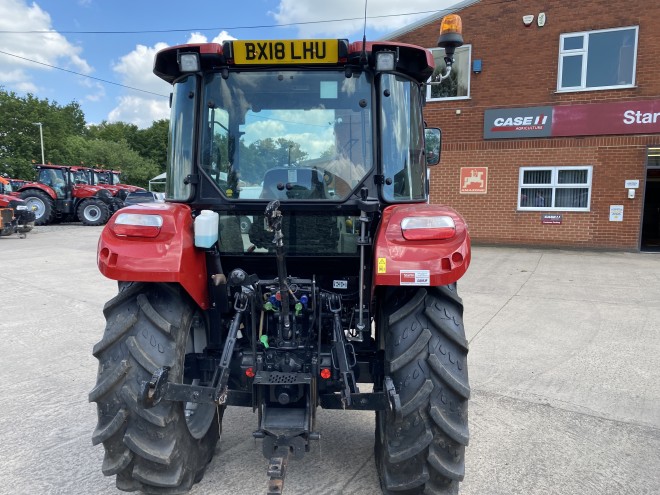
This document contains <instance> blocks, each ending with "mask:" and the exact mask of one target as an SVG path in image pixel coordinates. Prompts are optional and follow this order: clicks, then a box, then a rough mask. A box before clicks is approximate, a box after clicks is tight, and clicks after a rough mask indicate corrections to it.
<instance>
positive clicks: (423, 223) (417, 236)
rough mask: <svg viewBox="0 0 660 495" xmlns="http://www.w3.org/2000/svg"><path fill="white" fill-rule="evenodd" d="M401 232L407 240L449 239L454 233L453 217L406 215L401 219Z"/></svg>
mask: <svg viewBox="0 0 660 495" xmlns="http://www.w3.org/2000/svg"><path fill="white" fill-rule="evenodd" d="M401 232H402V234H403V237H404V239H407V240H409V241H427V240H429V241H430V240H436V239H451V238H452V237H454V235H456V224H455V223H454V219H453V218H452V217H448V216H444V215H443V216H437V217H423V216H419V217H406V218H404V219H403V220H402V221H401Z"/></svg>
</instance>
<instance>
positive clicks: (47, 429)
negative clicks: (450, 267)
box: [0, 224, 660, 495]
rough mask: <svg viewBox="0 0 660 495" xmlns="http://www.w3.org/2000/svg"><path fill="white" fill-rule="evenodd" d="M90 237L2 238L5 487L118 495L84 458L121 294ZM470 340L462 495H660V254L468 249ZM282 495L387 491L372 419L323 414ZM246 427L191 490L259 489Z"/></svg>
mask: <svg viewBox="0 0 660 495" xmlns="http://www.w3.org/2000/svg"><path fill="white" fill-rule="evenodd" d="M100 232H101V228H100V227H83V226H81V225H79V224H62V225H55V226H48V227H37V228H36V229H35V231H33V232H32V233H31V234H28V237H27V239H19V238H18V237H17V236H12V237H3V238H0V266H1V267H2V269H1V270H0V281H1V282H2V285H1V286H2V288H3V290H2V298H1V301H2V303H1V304H0V308H2V309H1V311H2V318H1V319H0V336H1V340H0V363H1V366H0V493H2V494H31V495H33V494H67V495H71V494H117V493H120V492H118V490H117V489H116V488H115V486H114V477H112V478H106V477H104V476H103V475H102V473H101V462H102V459H103V449H102V447H101V446H97V447H93V446H92V443H91V435H92V431H93V430H94V427H95V425H96V411H95V405H94V404H90V403H88V401H87V394H88V393H89V391H90V390H91V389H92V387H93V386H94V383H95V380H96V367H97V361H96V359H94V358H93V357H92V354H91V350H92V346H93V345H94V344H95V343H96V342H97V341H98V340H99V339H100V337H101V335H102V332H103V328H104V319H103V314H102V307H103V304H104V303H105V301H106V300H108V299H110V298H111V297H112V296H113V295H114V294H115V292H116V283H115V282H113V281H111V280H107V279H105V278H104V277H103V276H102V275H101V274H100V273H99V272H98V269H97V268H96V244H97V240H98V236H99V234H100ZM459 291H460V293H461V295H462V297H463V299H464V303H465V326H466V329H467V332H468V339H469V341H470V354H469V372H470V382H471V387H472V397H471V399H470V416H469V423H470V433H471V438H470V446H469V447H468V449H467V453H466V477H465V481H464V482H463V483H462V485H461V491H460V493H461V494H464V495H477V494H478V495H498V494H503V495H504V494H507V495H508V494H525V495H533V494H543V495H546V494H557V495H569V494H571V495H572V494H580V495H586V494H594V495H596V494H598V495H605V494H612V495H614V494H616V495H619V494H658V493H660V255H658V254H639V253H622V252H588V251H562V250H542V249H523V248H500V247H476V248H474V250H473V261H472V266H471V267H470V269H469V271H468V273H467V275H466V276H465V277H464V278H463V279H462V280H461V282H459ZM318 424H319V429H320V432H321V435H322V440H321V443H320V446H314V447H312V451H311V452H310V453H308V454H307V455H306V456H305V458H304V459H302V460H300V461H291V462H290V463H289V470H288V474H287V478H286V482H285V489H284V493H285V494H286V495H294V494H365V495H366V494H374V493H380V489H379V483H378V478H377V474H376V469H375V465H374V458H373V435H374V415H373V413H370V412H358V413H355V412H345V411H325V410H319V413H318ZM255 427H256V417H255V415H253V414H252V411H251V410H249V409H242V408H230V409H229V410H228V412H227V413H226V414H225V420H224V422H223V436H222V438H221V441H220V443H219V444H218V448H217V451H216V455H215V458H214V459H213V461H212V463H211V464H210V465H209V468H208V469H207V472H206V476H205V477H204V479H203V480H202V481H201V482H200V483H199V484H197V485H195V487H194V489H193V490H192V491H191V492H190V493H191V495H211V494H232V495H243V494H246V495H247V494H250V495H251V494H257V493H264V492H265V487H266V480H267V476H266V459H265V458H263V456H262V454H261V446H260V445H259V443H258V442H255V440H253V438H252V435H251V433H252V431H253V430H254V429H255Z"/></svg>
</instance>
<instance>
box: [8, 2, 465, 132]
mask: <svg viewBox="0 0 660 495" xmlns="http://www.w3.org/2000/svg"><path fill="white" fill-rule="evenodd" d="M456 3H457V0H407V1H406V2H401V1H400V0H369V1H368V3H367V29H366V34H367V39H379V38H383V37H385V36H387V34H388V33H391V32H393V31H396V30H398V29H401V28H404V27H406V26H408V25H410V24H412V23H414V22H416V21H419V20H420V19H423V18H425V17H429V16H431V15H434V14H435V13H437V12H439V11H441V10H442V9H446V8H448V7H451V6H452V5H454V4H456ZM364 13H365V4H364V3H363V2H360V1H359V0H238V1H231V2H230V1H227V0H215V1H213V0H189V1H172V0H160V1H158V2H150V1H144V0H132V1H130V2H129V1H126V0H39V1H27V0H0V88H1V89H3V90H5V91H8V92H14V93H16V94H17V95H20V96H23V95H26V94H28V93H31V94H33V95H34V96H35V97H37V98H39V99H48V100H49V101H55V102H57V103H58V104H59V105H66V104H68V103H70V102H72V101H76V102H78V103H79V104H80V106H81V108H82V110H83V112H84V113H85V119H86V121H87V123H88V124H99V123H101V122H102V121H108V122H116V121H123V122H128V123H132V124H135V125H137V126H138V127H140V128H145V127H149V126H151V124H152V122H153V121H154V120H159V119H165V118H168V117H169V108H168V101H169V100H168V96H169V93H170V85H168V84H167V83H165V82H163V81H162V80H160V79H159V78H158V77H156V76H155V75H154V74H153V72H152V69H153V58H154V55H155V53H156V52H157V51H158V50H161V49H163V48H165V47H167V46H173V45H180V44H184V43H200V42H221V41H224V40H227V39H244V40H245V39H295V38H348V39H349V40H351V41H356V40H361V39H362V32H363V29H364V20H363V19H364ZM328 21H335V22H328ZM60 69H64V70H60Z"/></svg>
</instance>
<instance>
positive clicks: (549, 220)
mask: <svg viewBox="0 0 660 495" xmlns="http://www.w3.org/2000/svg"><path fill="white" fill-rule="evenodd" d="M562 218H563V217H562V215H561V214H560V213H543V214H542V215H541V223H542V224H543V225H561V221H562Z"/></svg>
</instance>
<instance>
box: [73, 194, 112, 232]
mask: <svg viewBox="0 0 660 495" xmlns="http://www.w3.org/2000/svg"><path fill="white" fill-rule="evenodd" d="M77 213H78V218H79V219H80V221H81V222H82V223H83V225H91V226H96V225H103V224H105V223H106V222H107V221H108V218H110V209H109V208H108V205H106V204H105V203H104V202H103V201H101V200H100V199H95V198H89V199H84V200H82V201H81V202H80V205H79V206H78V210H77Z"/></svg>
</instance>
